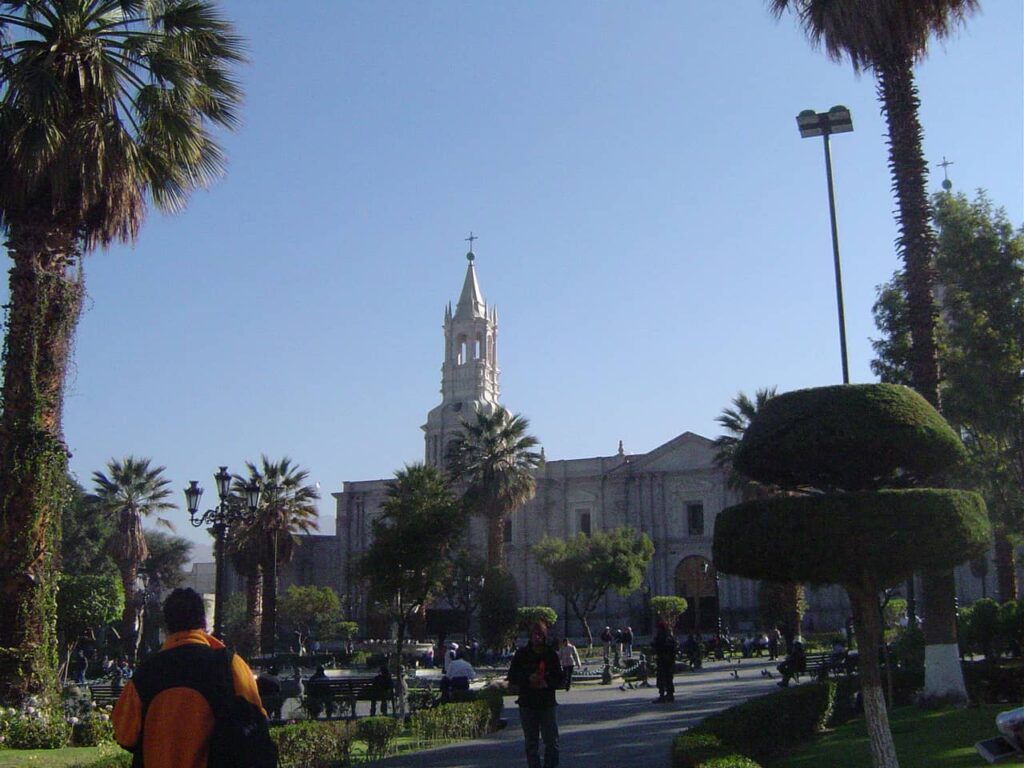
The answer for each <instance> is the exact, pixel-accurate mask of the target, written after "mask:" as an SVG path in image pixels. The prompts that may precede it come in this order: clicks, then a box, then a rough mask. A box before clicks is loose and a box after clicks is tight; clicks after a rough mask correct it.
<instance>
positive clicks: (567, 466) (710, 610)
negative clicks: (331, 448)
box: [282, 251, 984, 636]
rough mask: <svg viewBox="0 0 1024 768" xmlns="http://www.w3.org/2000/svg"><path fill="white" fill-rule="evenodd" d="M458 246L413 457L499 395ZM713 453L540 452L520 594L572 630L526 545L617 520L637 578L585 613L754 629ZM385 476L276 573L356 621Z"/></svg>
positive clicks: (517, 563)
mask: <svg viewBox="0 0 1024 768" xmlns="http://www.w3.org/2000/svg"><path fill="white" fill-rule="evenodd" d="M467 258H468V259H469V264H468V266H467V268H466V274H465V279H464V281H463V286H462V292H461V294H460V296H459V300H458V303H457V304H456V306H455V307H454V308H453V307H452V306H451V304H449V305H448V306H447V307H446V309H445V312H444V337H445V346H444V349H445V354H444V361H443V363H442V373H441V402H440V403H439V404H438V405H437V406H436V407H435V408H433V409H432V410H431V411H430V412H429V413H428V415H427V419H426V423H425V424H424V425H423V427H422V430H423V433H424V461H425V463H427V464H430V465H434V466H439V467H440V466H441V465H442V463H443V457H444V455H445V450H446V447H447V444H448V442H449V441H450V440H451V439H452V438H453V437H454V436H455V434H457V433H458V431H459V430H460V428H461V425H462V422H463V420H464V419H465V420H469V419H473V418H475V413H476V412H478V411H483V412H487V413H490V412H493V410H494V409H495V408H497V407H498V405H499V402H500V369H499V367H498V344H497V340H498V315H497V311H496V310H495V309H494V308H493V307H489V306H488V305H487V303H486V302H485V301H484V298H483V294H482V292H481V290H480V284H479V282H478V279H477V274H476V265H475V257H474V255H473V253H472V251H471V252H470V253H469V254H467ZM510 410H514V409H510ZM714 458H715V448H714V444H713V441H712V440H710V439H708V438H706V437H703V436H701V435H697V434H694V433H692V432H683V433H682V434H680V435H678V436H675V437H673V438H672V439H670V440H668V441H667V442H666V443H664V444H663V445H660V446H658V447H657V448H654V449H653V450H651V451H649V452H647V453H638V454H628V453H626V452H625V451H624V450H623V447H622V444H621V443H620V444H619V449H618V451H617V452H615V453H613V454H611V455H601V456H593V457H590V458H581V459H558V460H545V461H544V462H543V464H542V466H541V467H540V468H539V469H537V470H536V472H535V478H536V485H537V493H536V496H535V498H534V499H533V500H532V501H530V502H528V503H527V504H525V505H524V506H523V507H521V508H520V509H518V510H516V511H515V512H514V513H513V514H512V515H511V517H510V518H509V519H508V520H507V521H506V527H505V554H506V562H507V567H508V569H509V571H510V572H511V574H512V575H513V577H514V578H515V580H516V583H517V586H518V589H519V599H520V603H521V604H522V605H549V606H551V607H552V608H554V609H555V611H556V612H557V613H558V614H559V624H560V626H559V631H560V632H566V631H567V632H568V633H569V634H571V635H574V636H578V635H581V634H582V628H581V626H580V624H579V622H578V621H576V620H575V618H574V617H572V616H569V611H568V606H566V605H564V603H563V600H562V598H560V597H559V596H558V595H557V594H555V593H554V592H553V590H552V589H551V584H550V581H549V579H548V577H547V574H546V573H545V571H544V569H543V568H541V567H540V566H539V565H538V563H537V562H536V560H535V559H534V557H533V554H532V551H531V549H532V547H533V545H535V544H536V543H537V542H539V541H540V540H541V539H542V538H543V537H544V536H554V537H567V536H574V535H576V534H578V533H583V534H586V535H590V534H592V533H594V532H596V531H601V530H609V529H612V528H616V527H618V526H624V525H628V526H630V527H632V528H633V529H634V530H636V531H641V532H643V533H646V534H647V535H648V536H650V538H651V540H652V541H653V542H654V548H655V554H654V559H653V561H652V563H651V565H650V567H649V568H648V571H647V574H646V575H645V577H644V580H643V585H642V587H641V589H640V590H638V591H637V592H636V593H634V594H632V595H629V596H626V597H622V596H619V595H617V594H614V593H611V594H609V595H608V596H607V597H606V598H605V600H604V601H603V604H602V605H601V606H600V607H599V608H598V610H597V613H596V615H594V616H592V617H591V619H590V625H591V627H595V626H604V625H606V624H607V625H611V626H613V627H614V626H626V625H629V626H632V627H633V628H634V630H635V631H638V632H640V633H641V634H644V633H646V632H647V631H648V628H649V626H650V620H651V616H650V605H649V600H650V598H651V597H652V596H656V595H679V596H682V597H685V598H686V599H687V601H688V603H689V605H690V608H689V609H688V611H687V615H686V616H684V617H683V621H682V628H683V629H686V630H689V629H691V628H696V629H698V630H699V631H704V632H711V631H714V630H715V629H716V628H717V627H718V626H719V622H720V623H721V626H722V627H725V628H728V629H730V630H732V631H734V632H735V631H741V632H746V631H752V630H756V629H760V627H759V623H758V618H757V604H758V601H757V583H756V582H753V581H750V580H748V579H743V578H740V577H736V576H731V575H727V574H718V573H717V572H716V570H715V567H714V563H713V562H712V561H711V543H712V537H713V535H714V530H715V520H716V518H717V516H718V514H719V512H721V511H722V510H723V509H725V508H726V507H728V506H730V505H732V504H735V503H737V502H738V501H739V498H738V495H737V492H736V491H735V490H734V489H732V488H730V487H729V484H728V482H727V474H728V473H727V470H726V469H724V468H722V467H720V466H718V465H716V463H715V461H714ZM388 482H389V479H379V480H355V481H348V482H345V483H344V486H343V488H342V490H340V491H338V492H336V493H334V494H332V496H333V497H334V499H335V505H336V513H337V526H336V532H335V533H334V534H333V535H321V536H305V537H302V539H303V542H302V546H300V547H297V548H296V550H295V559H294V560H293V562H292V563H291V564H290V565H289V566H288V567H287V568H286V569H285V571H284V572H283V573H282V586H285V585H287V584H317V585H327V586H331V587H333V588H334V589H335V590H336V591H337V592H338V594H339V595H341V596H342V600H343V603H344V605H345V607H346V610H347V612H348V615H349V617H350V618H352V619H354V620H357V621H359V622H360V623H361V625H362V626H363V627H364V629H365V627H366V620H367V618H368V616H369V614H370V606H368V605H367V604H366V601H365V597H364V596H363V594H362V592H361V590H360V589H359V587H358V585H357V583H356V581H355V580H354V579H353V578H351V575H352V574H353V572H354V564H355V561H356V559H357V557H358V556H359V555H360V554H361V553H363V552H365V551H366V550H367V548H368V547H369V545H370V537H371V521H372V520H373V519H374V518H375V517H376V516H377V515H378V514H379V510H380V507H381V504H382V503H383V501H384V499H385V498H386V493H387V487H388ZM468 536H469V542H470V545H471V548H472V549H473V550H474V551H475V552H476V553H477V554H478V555H480V556H481V557H482V556H483V555H484V554H485V551H486V531H485V525H484V522H483V521H482V520H479V519H474V520H473V521H472V522H471V527H470V531H469V533H468ZM960 576H961V578H960V579H958V581H959V582H960V583H961V587H962V586H963V582H964V578H963V574H960ZM982 587H983V588H984V582H982ZM975 591H976V590H973V589H966V590H965V589H961V594H962V597H968V595H967V594H964V592H975ZM977 596H979V597H980V595H977ZM970 597H974V595H970ZM808 602H809V610H808V613H807V615H806V617H805V623H804V629H805V630H813V631H823V630H836V629H840V628H841V627H843V625H844V623H845V621H846V617H847V616H848V613H849V608H848V603H847V601H846V597H845V594H844V593H843V592H842V591H841V590H839V589H838V588H835V587H821V588H809V589H808ZM567 617H568V618H567ZM566 622H567V623H566Z"/></svg>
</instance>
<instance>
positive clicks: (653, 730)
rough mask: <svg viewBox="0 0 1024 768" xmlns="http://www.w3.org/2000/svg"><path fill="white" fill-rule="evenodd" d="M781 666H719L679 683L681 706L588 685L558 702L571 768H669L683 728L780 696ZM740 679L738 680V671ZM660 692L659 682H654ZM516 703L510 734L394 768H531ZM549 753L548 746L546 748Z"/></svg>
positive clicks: (564, 755)
mask: <svg viewBox="0 0 1024 768" xmlns="http://www.w3.org/2000/svg"><path fill="white" fill-rule="evenodd" d="M774 663H776V662H769V661H768V660H767V659H763V660H761V659H752V660H750V659H748V660H745V661H744V662H743V663H741V664H740V665H739V666H738V667H737V665H736V664H728V663H724V662H714V663H712V664H710V665H709V666H706V667H705V668H704V669H702V670H700V671H698V672H691V673H686V674H680V675H677V676H676V700H675V702H674V703H672V704H654V703H652V702H653V700H654V699H655V698H657V689H656V688H653V687H652V688H639V689H634V690H626V691H620V690H619V688H618V686H608V685H587V686H576V687H573V689H572V690H571V691H569V692H568V693H566V692H564V691H560V692H559V694H558V702H559V706H558V725H559V732H560V737H561V738H560V742H561V765H562V767H563V768H570V767H572V766H579V767H580V768H623V766H635V767H636V768H661V766H667V765H669V747H670V745H671V743H672V737H673V736H674V735H675V734H676V733H678V732H679V731H680V730H681V729H682V728H684V727H686V726H689V725H693V724H695V723H697V722H698V721H700V720H703V719H704V718H705V717H707V716H708V715H710V714H712V713H714V712H718V711H720V710H722V709H726V708H728V707H731V706H733V705H734V704H738V703H739V702H741V701H744V700H746V699H748V698H751V697H753V696H759V695H762V694H765V693H769V692H770V691H773V690H776V688H775V683H777V682H778V679H779V678H778V674H777V673H776V674H775V676H774V678H773V679H768V678H765V677H763V676H762V675H761V670H762V669H773V670H774V667H773V666H772V665H773V664H774ZM737 670H738V674H739V677H738V678H734V677H733V676H732V673H733V671H737ZM651 682H652V684H653V682H654V678H653V677H652V678H651ZM513 701H514V699H512V698H508V699H506V702H508V703H507V705H506V707H505V711H504V713H503V715H502V716H503V717H504V718H505V719H506V720H508V726H507V727H506V728H504V729H503V730H501V731H498V732H497V733H494V734H491V735H489V736H487V737H485V738H483V739H478V740H476V741H468V742H460V743H457V744H452V745H449V746H446V747H437V748H435V749H430V750H426V751H423V752H414V753H411V754H408V755H402V756H399V757H393V758H390V759H389V760H386V761H384V762H382V763H379V764H378V765H381V766H386V768H504V767H505V766H520V765H525V764H526V758H525V756H524V754H523V733H522V730H520V726H519V713H518V709H517V707H516V706H515V704H514V703H512V702H513ZM541 749H542V752H543V745H542V747H541Z"/></svg>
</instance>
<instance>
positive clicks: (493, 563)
mask: <svg viewBox="0 0 1024 768" xmlns="http://www.w3.org/2000/svg"><path fill="white" fill-rule="evenodd" d="M529 427H530V422H529V420H528V419H527V418H526V417H525V416H522V415H520V414H515V415H512V414H510V413H509V412H508V411H506V410H505V409H504V408H502V407H501V406H498V407H497V408H496V409H495V411H494V412H493V413H491V414H487V413H484V412H482V411H478V412H477V414H476V421H463V422H462V430H463V431H462V434H460V435H458V436H457V437H455V438H454V439H453V440H452V441H451V442H450V443H449V444H448V452H447V462H448V472H449V473H450V474H451V476H452V477H453V478H454V479H455V480H456V481H462V482H465V483H466V492H465V497H464V498H465V501H466V503H467V504H468V505H469V508H470V510H472V511H473V512H474V513H475V514H479V515H481V516H483V517H484V518H485V519H486V520H487V564H488V566H489V567H491V568H502V567H504V565H505V551H504V550H505V518H506V517H508V515H510V514H511V513H512V512H513V511H515V510H516V509H518V508H519V507H521V506H522V505H523V504H525V503H526V502H528V501H529V500H530V499H532V498H533V496H534V494H535V493H536V492H537V486H536V483H535V482H534V479H533V470H535V469H536V468H537V467H539V466H540V463H541V455H540V454H539V453H537V452H535V451H534V450H533V449H534V448H536V447H537V446H538V445H539V442H538V441H537V438H535V437H534V436H533V435H529V434H527V429H529Z"/></svg>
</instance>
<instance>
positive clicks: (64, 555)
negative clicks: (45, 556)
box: [60, 480, 117, 576]
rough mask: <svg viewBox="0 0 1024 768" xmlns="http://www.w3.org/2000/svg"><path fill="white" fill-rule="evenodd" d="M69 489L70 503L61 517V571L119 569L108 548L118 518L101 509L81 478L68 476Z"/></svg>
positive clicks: (83, 571)
mask: <svg viewBox="0 0 1024 768" xmlns="http://www.w3.org/2000/svg"><path fill="white" fill-rule="evenodd" d="M68 493H69V498H68V503H67V506H66V507H64V513H63V515H62V517H61V546H60V570H61V573H62V574H64V575H65V576H67V575H78V574H89V575H93V576H95V575H98V574H99V573H100V572H103V573H117V568H116V567H115V566H114V561H113V560H111V559H110V554H109V553H108V550H107V542H109V541H110V537H111V536H112V535H113V534H114V521H113V520H112V519H111V518H110V517H109V516H107V515H104V514H101V513H99V512H98V510H97V509H96V508H95V506H94V505H93V504H91V503H90V502H89V501H88V499H87V498H86V493H85V491H84V490H83V489H82V486H81V485H79V484H78V482H77V481H75V480H68Z"/></svg>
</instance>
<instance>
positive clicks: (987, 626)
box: [957, 598, 1024, 659]
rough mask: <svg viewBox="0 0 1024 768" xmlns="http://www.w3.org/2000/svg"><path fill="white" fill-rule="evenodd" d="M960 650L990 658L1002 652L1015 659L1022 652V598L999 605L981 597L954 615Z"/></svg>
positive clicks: (1023, 626)
mask: <svg viewBox="0 0 1024 768" xmlns="http://www.w3.org/2000/svg"><path fill="white" fill-rule="evenodd" d="M957 619H958V622H959V623H958V634H959V638H960V650H961V652H963V653H973V654H981V655H983V656H984V657H985V658H986V659H994V658H997V657H999V656H1000V655H1001V654H1003V653H1009V654H1010V655H1012V656H1019V655H1020V654H1021V651H1022V650H1024V599H1022V600H1008V601H1007V602H1005V603H1003V604H1002V605H1000V604H999V603H997V602H996V601H995V600H992V599H989V598H984V599H982V600H978V601H976V602H975V603H974V604H972V605H969V606H967V607H966V608H961V609H960V611H959V613H958V614H957Z"/></svg>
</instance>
